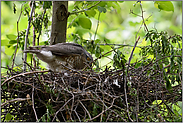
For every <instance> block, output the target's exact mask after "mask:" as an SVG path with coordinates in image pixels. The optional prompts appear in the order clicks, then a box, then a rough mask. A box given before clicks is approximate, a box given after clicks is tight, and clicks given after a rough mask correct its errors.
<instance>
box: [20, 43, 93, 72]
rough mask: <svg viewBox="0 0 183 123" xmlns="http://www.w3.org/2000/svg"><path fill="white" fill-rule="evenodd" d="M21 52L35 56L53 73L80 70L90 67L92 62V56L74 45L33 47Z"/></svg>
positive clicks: (77, 45)
mask: <svg viewBox="0 0 183 123" xmlns="http://www.w3.org/2000/svg"><path fill="white" fill-rule="evenodd" d="M23 52H24V53H32V54H36V56H37V57H38V58H39V59H40V60H42V61H43V62H45V63H47V67H48V69H49V70H51V71H53V72H63V71H66V70H68V69H74V70H82V69H83V68H85V67H86V66H90V67H91V64H92V62H93V57H92V55H91V54H90V53H89V52H87V51H86V50H85V49H84V48H83V47H82V46H81V45H79V44H76V43H57V44H55V45H49V46H33V47H29V49H27V50H24V51H23Z"/></svg>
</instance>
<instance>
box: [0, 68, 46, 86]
mask: <svg viewBox="0 0 183 123" xmlns="http://www.w3.org/2000/svg"><path fill="white" fill-rule="evenodd" d="M45 72H49V70H45V71H32V72H26V73H21V74H17V75H15V76H12V77H10V78H8V79H6V80H5V81H4V82H3V83H2V84H1V86H3V85H4V84H5V83H6V82H8V81H10V80H12V79H13V78H15V77H18V76H25V75H29V74H34V73H45Z"/></svg>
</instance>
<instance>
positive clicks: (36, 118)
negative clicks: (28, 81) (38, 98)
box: [32, 83, 39, 122]
mask: <svg viewBox="0 0 183 123" xmlns="http://www.w3.org/2000/svg"><path fill="white" fill-rule="evenodd" d="M33 86H34V83H33ZM32 109H33V111H34V114H35V117H36V121H37V122H38V121H39V120H38V118H37V113H36V110H35V108H34V88H32Z"/></svg>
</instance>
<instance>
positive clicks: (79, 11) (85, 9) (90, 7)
mask: <svg viewBox="0 0 183 123" xmlns="http://www.w3.org/2000/svg"><path fill="white" fill-rule="evenodd" d="M100 2H101V1H99V2H98V3H96V4H95V5H93V6H91V7H89V8H87V9H84V10H80V11H77V12H72V13H70V14H69V15H73V14H77V13H80V12H85V11H87V10H90V9H91V8H93V7H95V6H96V5H98V4H99V3H100Z"/></svg>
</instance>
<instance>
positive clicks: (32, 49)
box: [23, 47, 40, 53]
mask: <svg viewBox="0 0 183 123" xmlns="http://www.w3.org/2000/svg"><path fill="white" fill-rule="evenodd" d="M23 52H24V53H39V52H40V50H39V49H37V48H35V47H29V49H27V50H24V51H23Z"/></svg>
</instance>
